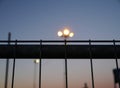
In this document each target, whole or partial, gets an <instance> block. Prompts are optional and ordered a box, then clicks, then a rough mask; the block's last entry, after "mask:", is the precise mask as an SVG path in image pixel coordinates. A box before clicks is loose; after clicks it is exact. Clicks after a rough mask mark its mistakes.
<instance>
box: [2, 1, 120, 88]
mask: <svg viewBox="0 0 120 88" xmlns="http://www.w3.org/2000/svg"><path fill="white" fill-rule="evenodd" d="M66 26H67V27H69V28H70V30H71V31H73V32H74V33H75V36H74V37H73V38H71V39H72V40H88V39H96V40H99V39H101V40H102V39H110V40H111V39H119V38H120V1H119V0H0V40H6V39H7V37H8V36H7V35H8V32H11V33H12V39H13V40H15V39H18V40H40V39H43V40H61V38H59V37H57V32H58V30H61V29H63V28H64V27H66ZM10 63H11V64H10V74H9V75H11V70H12V69H11V68H12V60H10ZM93 63H94V71H95V74H94V75H95V88H113V74H112V69H113V68H115V61H114V60H94V61H93ZM119 63H120V60H119ZM42 65H43V67H42V70H43V71H42V88H65V79H64V60H62V59H61V60H59V59H58V60H43V63H42ZM33 67H34V64H33V60H19V59H18V60H17V62H16V76H15V85H14V86H15V88H32V87H33ZM4 71H5V60H0V88H3V85H4V80H3V79H4V75H5V74H4ZM68 76H69V79H68V80H69V88H82V87H83V86H84V82H87V83H88V86H89V88H91V76H90V63H89V60H69V61H68ZM10 79H11V76H9V80H10ZM104 79H106V80H104ZM10 82H11V81H9V88H10Z"/></svg>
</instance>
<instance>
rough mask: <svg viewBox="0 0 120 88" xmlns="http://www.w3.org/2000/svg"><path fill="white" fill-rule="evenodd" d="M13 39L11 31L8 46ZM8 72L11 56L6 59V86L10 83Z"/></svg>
mask: <svg viewBox="0 0 120 88" xmlns="http://www.w3.org/2000/svg"><path fill="white" fill-rule="evenodd" d="M10 40H11V33H10V32H9V33H8V46H9V45H10ZM8 72H9V58H7V59H6V71H5V85H4V87H5V88H7V84H8Z"/></svg>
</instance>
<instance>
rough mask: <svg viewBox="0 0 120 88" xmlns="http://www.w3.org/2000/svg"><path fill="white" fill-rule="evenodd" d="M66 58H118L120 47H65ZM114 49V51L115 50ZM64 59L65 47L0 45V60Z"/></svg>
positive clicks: (119, 56)
mask: <svg viewBox="0 0 120 88" xmlns="http://www.w3.org/2000/svg"><path fill="white" fill-rule="evenodd" d="M66 47H67V50H66V54H67V58H82V59H83V58H90V55H89V48H90V47H91V54H92V58H101V59H102V58H116V57H115V53H116V56H117V58H120V45H115V47H114V45H91V46H89V45H67V46H66ZM115 49H116V50H115ZM40 52H41V58H64V57H65V45H41V46H40V45H0V58H14V56H15V58H39V56H40Z"/></svg>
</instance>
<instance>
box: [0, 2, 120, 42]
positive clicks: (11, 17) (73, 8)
mask: <svg viewBox="0 0 120 88" xmlns="http://www.w3.org/2000/svg"><path fill="white" fill-rule="evenodd" d="M0 13H1V14H0V39H7V34H8V32H11V33H12V39H18V40H20V39H22V40H24V39H29V40H31V39H36V40H37V39H43V40H44V39H51V40H54V39H60V38H58V37H57V32H58V30H60V29H63V28H64V27H66V26H68V27H70V29H71V30H72V31H73V32H74V33H75V36H74V37H73V38H71V39H76V40H84V39H119V36H120V35H119V34H120V30H119V29H120V25H119V23H120V1H119V0H34V1H33V0H11V1H9V0H1V2H0Z"/></svg>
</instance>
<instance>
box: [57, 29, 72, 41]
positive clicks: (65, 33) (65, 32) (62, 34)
mask: <svg viewBox="0 0 120 88" xmlns="http://www.w3.org/2000/svg"><path fill="white" fill-rule="evenodd" d="M58 36H59V37H63V38H64V39H67V38H69V37H73V36H74V33H73V32H70V30H69V29H68V28H64V30H62V31H58Z"/></svg>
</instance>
